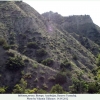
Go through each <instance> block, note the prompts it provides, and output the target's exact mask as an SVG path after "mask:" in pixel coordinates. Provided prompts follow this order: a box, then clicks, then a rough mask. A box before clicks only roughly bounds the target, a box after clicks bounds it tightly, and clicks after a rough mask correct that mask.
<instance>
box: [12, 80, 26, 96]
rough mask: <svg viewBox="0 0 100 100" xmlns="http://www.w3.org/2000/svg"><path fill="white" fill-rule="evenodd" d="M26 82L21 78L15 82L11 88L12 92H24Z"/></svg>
mask: <svg viewBox="0 0 100 100" xmlns="http://www.w3.org/2000/svg"><path fill="white" fill-rule="evenodd" d="M26 87H27V82H26V81H25V80H24V79H23V78H22V79H21V80H20V83H19V84H16V85H15V86H14V89H13V93H17V94H18V93H23V94H24V93H25V90H26Z"/></svg>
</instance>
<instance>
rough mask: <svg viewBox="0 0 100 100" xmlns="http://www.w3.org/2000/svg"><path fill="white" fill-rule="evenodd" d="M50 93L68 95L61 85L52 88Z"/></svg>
mask: <svg viewBox="0 0 100 100" xmlns="http://www.w3.org/2000/svg"><path fill="white" fill-rule="evenodd" d="M50 93H59V94H63V93H66V91H64V90H63V87H61V86H60V85H59V84H56V85H55V86H53V87H52V88H51V91H50Z"/></svg>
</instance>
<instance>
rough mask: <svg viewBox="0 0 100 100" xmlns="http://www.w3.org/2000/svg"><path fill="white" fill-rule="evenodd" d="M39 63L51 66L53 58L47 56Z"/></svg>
mask: <svg viewBox="0 0 100 100" xmlns="http://www.w3.org/2000/svg"><path fill="white" fill-rule="evenodd" d="M41 63H42V64H44V65H46V66H51V65H53V60H52V59H51V58H47V59H45V60H43V61H42V62H41Z"/></svg>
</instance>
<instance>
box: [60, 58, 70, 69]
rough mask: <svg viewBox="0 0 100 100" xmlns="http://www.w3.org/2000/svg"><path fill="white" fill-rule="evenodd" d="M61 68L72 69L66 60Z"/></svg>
mask: <svg viewBox="0 0 100 100" xmlns="http://www.w3.org/2000/svg"><path fill="white" fill-rule="evenodd" d="M60 68H71V63H70V62H69V61H68V60H67V59H66V60H65V61H64V62H62V63H61V64H60Z"/></svg>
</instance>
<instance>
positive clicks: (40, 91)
mask: <svg viewBox="0 0 100 100" xmlns="http://www.w3.org/2000/svg"><path fill="white" fill-rule="evenodd" d="M37 93H39V94H46V93H47V92H46V91H45V90H43V89H39V90H38V91H37Z"/></svg>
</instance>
